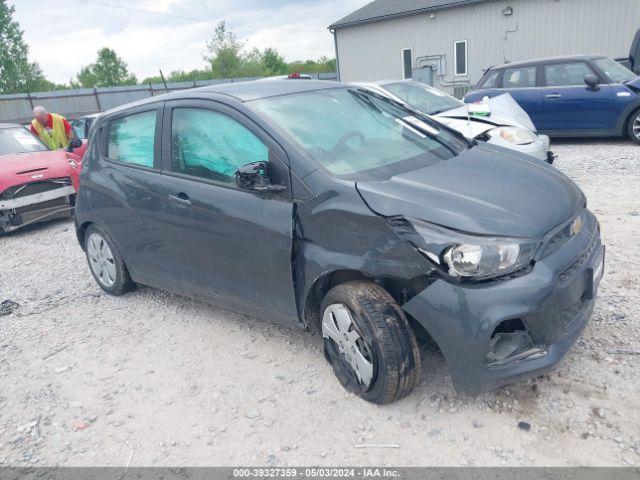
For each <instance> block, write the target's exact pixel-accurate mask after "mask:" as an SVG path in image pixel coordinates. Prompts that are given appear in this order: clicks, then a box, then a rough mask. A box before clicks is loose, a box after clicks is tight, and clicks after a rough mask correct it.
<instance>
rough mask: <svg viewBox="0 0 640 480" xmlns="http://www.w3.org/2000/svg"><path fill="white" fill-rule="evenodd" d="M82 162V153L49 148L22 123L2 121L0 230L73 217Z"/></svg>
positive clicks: (7, 230)
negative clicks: (14, 123) (79, 154)
mask: <svg viewBox="0 0 640 480" xmlns="http://www.w3.org/2000/svg"><path fill="white" fill-rule="evenodd" d="M77 143H79V141H78V140H74V141H73V143H72V146H76V145H77ZM81 164H82V159H81V158H80V156H78V155H76V154H75V153H72V152H69V151H66V150H55V151H51V150H49V149H48V148H47V147H46V146H45V145H44V143H42V142H41V141H40V139H39V138H38V137H36V136H35V135H33V134H32V133H31V132H30V131H29V130H27V129H26V128H24V127H23V126H21V125H13V124H2V123H0V234H2V233H5V232H11V231H13V230H16V229H18V228H20V227H23V226H25V225H29V224H31V223H36V222H42V221H45V220H52V219H54V218H61V217H70V216H71V215H72V212H73V206H74V204H75V197H76V192H77V191H78V187H79V175H80V167H81Z"/></svg>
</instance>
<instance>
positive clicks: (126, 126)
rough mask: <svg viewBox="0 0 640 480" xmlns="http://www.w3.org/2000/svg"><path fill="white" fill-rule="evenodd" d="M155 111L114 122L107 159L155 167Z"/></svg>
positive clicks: (110, 132)
mask: <svg viewBox="0 0 640 480" xmlns="http://www.w3.org/2000/svg"><path fill="white" fill-rule="evenodd" d="M156 117H157V113H156V111H155V110H152V111H149V112H142V113H136V114H133V115H128V116H126V117H121V118H117V119H115V120H112V121H111V122H110V124H109V131H108V137H109V143H108V146H107V157H109V159H111V160H116V161H118V162H123V163H130V164H132V165H140V166H144V167H153V158H154V144H155V134H156Z"/></svg>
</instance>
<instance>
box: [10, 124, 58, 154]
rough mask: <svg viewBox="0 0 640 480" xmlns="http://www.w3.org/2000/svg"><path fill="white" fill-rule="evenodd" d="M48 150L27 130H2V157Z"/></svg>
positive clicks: (19, 128)
mask: <svg viewBox="0 0 640 480" xmlns="http://www.w3.org/2000/svg"><path fill="white" fill-rule="evenodd" d="M47 150H48V149H47V147H45V146H44V144H43V143H42V142H41V141H40V140H38V139H37V138H36V137H34V136H33V135H32V134H31V132H29V131H28V130H27V129H25V128H22V127H15V128H0V155H16V154H20V153H31V152H45V151H47Z"/></svg>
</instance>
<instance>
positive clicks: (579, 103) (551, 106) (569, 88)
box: [536, 60, 617, 133]
mask: <svg viewBox="0 0 640 480" xmlns="http://www.w3.org/2000/svg"><path fill="white" fill-rule="evenodd" d="M542 74H543V85H544V86H543V87H542V88H541V92H542V98H543V106H544V109H543V112H542V114H541V115H540V117H539V123H536V125H537V126H538V128H539V129H541V130H546V131H553V132H558V133H563V132H565V133H569V132H572V131H589V130H594V131H596V130H609V129H613V128H615V123H616V120H617V118H615V117H616V116H615V115H614V114H613V109H612V107H613V91H612V89H611V87H610V86H609V85H607V84H606V83H605V82H604V81H602V79H600V85H599V86H598V88H597V89H591V88H589V87H588V86H587V85H586V84H585V82H584V78H585V76H586V75H589V74H592V75H595V76H596V77H598V78H600V76H599V75H598V73H597V72H595V71H594V70H593V69H592V68H591V66H590V65H589V64H588V63H587V62H586V61H582V60H573V61H567V62H563V63H559V62H554V63H549V64H546V65H544V67H543V72H542Z"/></svg>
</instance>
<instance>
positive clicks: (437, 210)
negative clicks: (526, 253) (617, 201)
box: [356, 144, 585, 239]
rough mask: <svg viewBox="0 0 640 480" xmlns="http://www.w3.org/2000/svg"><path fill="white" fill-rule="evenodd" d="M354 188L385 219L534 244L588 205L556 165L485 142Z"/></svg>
mask: <svg viewBox="0 0 640 480" xmlns="http://www.w3.org/2000/svg"><path fill="white" fill-rule="evenodd" d="M356 188H357V189H358V191H359V193H360V195H361V196H362V198H363V200H364V201H365V203H366V204H367V205H368V206H369V208H371V209H372V210H373V211H374V212H375V213H377V214H379V215H382V216H385V217H393V216H404V217H409V218H416V219H420V220H423V221H426V222H429V223H434V224H437V225H441V226H444V227H448V228H451V229H454V230H459V231H463V232H468V233H475V234H480V235H498V236H513V237H526V238H536V239H539V238H542V237H543V236H544V235H545V234H546V233H547V232H549V231H550V230H551V229H553V228H554V227H556V226H557V225H559V224H560V223H562V222H564V221H566V220H567V219H569V218H570V217H571V216H572V215H574V214H575V213H576V212H577V211H578V210H579V209H580V208H581V207H582V205H583V204H584V201H585V200H584V195H583V194H582V192H581V190H580V189H579V188H578V186H577V185H576V184H575V183H574V182H573V181H571V180H570V179H569V178H567V177H566V176H565V175H563V174H562V173H560V172H559V171H558V170H556V169H555V168H554V167H552V166H550V165H547V164H544V163H542V162H539V161H537V160H534V159H532V158H531V157H528V156H527V155H521V154H518V153H513V152H511V151H509V150H507V149H504V148H501V147H495V146H491V145H486V144H485V145H479V146H476V147H474V148H472V149H470V150H466V151H465V152H463V153H462V154H461V155H459V156H458V157H455V158H452V159H450V160H445V161H442V162H439V163H437V164H434V165H431V166H427V167H424V168H421V169H418V170H413V171H410V172H407V173H403V174H400V175H396V176H393V177H391V178H390V179H388V180H384V181H362V182H361V181H358V182H357V184H356Z"/></svg>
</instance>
